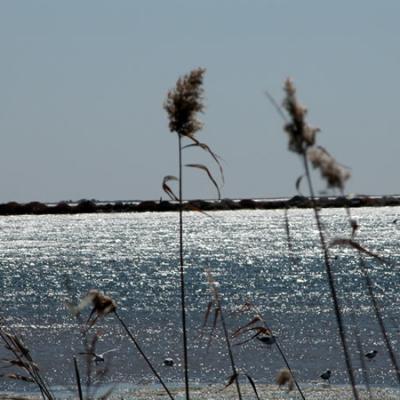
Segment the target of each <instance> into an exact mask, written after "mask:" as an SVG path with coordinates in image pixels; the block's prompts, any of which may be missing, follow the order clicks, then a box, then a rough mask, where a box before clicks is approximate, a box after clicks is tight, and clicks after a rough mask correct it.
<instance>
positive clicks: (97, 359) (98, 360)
mask: <svg viewBox="0 0 400 400" xmlns="http://www.w3.org/2000/svg"><path fill="white" fill-rule="evenodd" d="M116 350H118V348H115V349H110V350H107V351H105V352H104V353H101V354H97V353H95V352H81V353H79V354H85V355H89V356H93V361H94V362H95V364H96V365H97V364H98V363H101V362H104V356H105V355H106V354H107V353H111V352H112V351H116Z"/></svg>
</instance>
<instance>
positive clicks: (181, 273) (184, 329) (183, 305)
mask: <svg viewBox="0 0 400 400" xmlns="http://www.w3.org/2000/svg"><path fill="white" fill-rule="evenodd" d="M178 153H179V155H178V159H179V161H178V162H179V178H178V180H179V195H178V196H179V279H180V294H181V321H182V338H183V365H184V375H185V393H186V399H187V400H189V398H190V392H189V367H188V343H187V327H186V289H185V269H184V260H183V193H182V191H183V181H182V178H183V177H182V175H183V174H182V169H183V168H182V136H181V135H179V134H178Z"/></svg>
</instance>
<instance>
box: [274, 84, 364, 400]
mask: <svg viewBox="0 0 400 400" xmlns="http://www.w3.org/2000/svg"><path fill="white" fill-rule="evenodd" d="M284 91H285V98H284V101H283V109H284V110H285V111H286V112H287V114H288V115H289V117H290V118H287V117H286V114H285V113H284V112H283V111H282V109H281V107H280V106H279V105H278V104H277V103H276V102H275V101H274V99H273V98H272V96H270V95H269V93H267V96H268V98H269V99H270V101H271V102H272V104H273V105H274V107H275V108H276V109H277V110H278V113H279V114H280V115H281V117H282V118H283V120H284V122H285V125H284V131H285V132H286V133H287V134H288V137H289V146H288V147H289V150H290V151H292V152H294V153H297V154H298V155H299V156H300V157H301V159H302V163H303V167H304V171H305V175H306V179H307V183H308V189H309V193H310V198H311V202H312V208H313V211H314V218H315V221H316V224H317V229H318V234H319V241H320V244H321V249H322V251H323V256H324V264H325V271H326V274H327V278H328V285H329V290H330V294H331V298H332V302H333V309H334V313H335V318H336V322H337V325H338V330H339V336H340V340H341V344H342V349H343V355H344V359H345V364H346V369H347V374H348V377H349V380H350V384H351V387H352V392H353V397H354V399H356V400H359V395H358V391H357V388H356V382H355V377H354V372H353V367H352V363H351V358H350V351H349V348H348V344H347V339H346V330H345V326H344V323H343V318H342V312H341V307H340V302H339V298H338V295H337V291H336V284H335V279H334V273H333V270H332V266H331V263H330V257H329V250H328V246H327V243H326V239H325V235H324V231H323V227H322V223H321V218H320V214H319V211H318V206H317V203H316V199H315V194H314V188H313V184H312V179H311V174H310V167H309V163H308V158H307V157H309V158H310V160H311V162H312V164H313V166H314V168H319V170H320V172H321V176H322V178H323V179H325V180H326V181H327V184H328V187H336V188H339V189H343V186H344V183H345V181H346V180H347V179H348V178H349V177H350V173H349V172H348V171H347V170H346V169H345V168H343V167H342V166H341V165H339V164H338V163H337V162H336V160H335V159H334V158H333V157H332V156H331V155H330V154H329V153H328V152H327V151H326V150H325V149H324V148H323V147H321V146H317V145H316V134H317V133H318V132H319V131H320V130H319V128H315V127H311V126H310V125H309V124H308V123H307V122H306V115H307V109H306V108H305V107H303V106H302V105H301V104H300V103H299V102H298V100H297V96H296V88H295V86H294V84H293V82H292V81H291V80H290V79H287V80H286V81H285V85H284Z"/></svg>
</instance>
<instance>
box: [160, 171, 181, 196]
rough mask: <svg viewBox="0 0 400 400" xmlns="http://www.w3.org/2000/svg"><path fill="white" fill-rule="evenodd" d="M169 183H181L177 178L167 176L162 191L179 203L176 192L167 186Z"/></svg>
mask: <svg viewBox="0 0 400 400" xmlns="http://www.w3.org/2000/svg"><path fill="white" fill-rule="evenodd" d="M169 181H179V179H178V178H177V177H176V176H173V175H167V176H165V177H164V179H163V182H162V189H163V190H164V192H165V193H166V194H167V195H168V196H169V198H170V199H171V200H175V201H179V198H178V196H177V195H176V194H175V193H174V191H173V190H172V189H171V187H170V186H169V185H168V184H167V182H169Z"/></svg>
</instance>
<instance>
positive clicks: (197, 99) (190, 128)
mask: <svg viewBox="0 0 400 400" xmlns="http://www.w3.org/2000/svg"><path fill="white" fill-rule="evenodd" d="M205 72H206V70H205V69H203V68H197V69H194V70H193V71H191V72H190V73H189V74H187V75H184V76H183V77H181V78H179V79H178V81H177V82H176V86H175V88H174V89H172V90H170V91H169V92H168V94H167V99H166V101H165V103H164V109H165V110H166V111H167V114H168V117H169V129H170V131H171V132H177V133H178V134H179V135H182V136H189V137H193V136H194V135H195V133H196V132H197V131H199V130H200V129H201V128H202V126H203V124H202V123H201V122H200V121H199V120H198V119H197V113H199V112H202V111H203V110H204V105H203V92H204V90H203V86H202V85H203V77H204V73H205Z"/></svg>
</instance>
